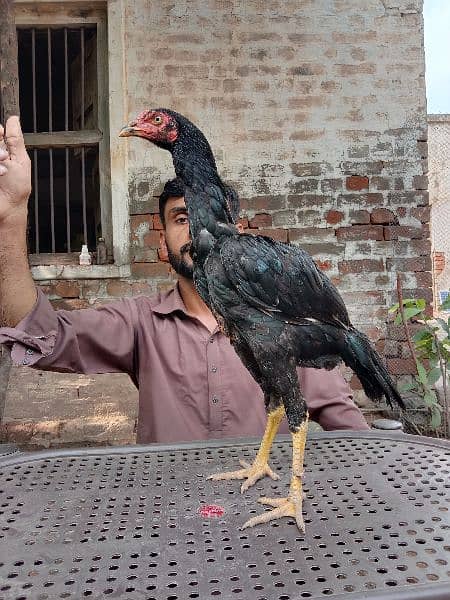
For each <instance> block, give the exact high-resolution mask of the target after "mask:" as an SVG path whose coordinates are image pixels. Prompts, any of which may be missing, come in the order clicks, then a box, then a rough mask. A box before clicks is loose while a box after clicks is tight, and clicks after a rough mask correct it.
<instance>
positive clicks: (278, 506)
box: [241, 489, 305, 533]
mask: <svg viewBox="0 0 450 600" xmlns="http://www.w3.org/2000/svg"><path fill="white" fill-rule="evenodd" d="M258 502H260V503H261V504H267V505H268V506H273V507H274V508H273V510H269V511H268V512H265V513H263V514H262V515H258V516H257V517H252V518H251V519H249V520H248V521H247V522H246V523H244V525H243V526H242V527H241V529H246V528H247V527H254V526H255V525H261V524H262V523H267V522H268V521H274V520H275V519H281V518H282V517H293V518H294V519H295V521H296V523H297V527H298V528H299V529H300V531H302V532H303V533H304V532H305V523H304V521H303V514H302V505H303V492H302V490H301V489H300V490H295V491H294V490H291V492H290V494H289V496H288V497H287V498H266V497H264V496H263V497H262V498H260V499H259V500H258Z"/></svg>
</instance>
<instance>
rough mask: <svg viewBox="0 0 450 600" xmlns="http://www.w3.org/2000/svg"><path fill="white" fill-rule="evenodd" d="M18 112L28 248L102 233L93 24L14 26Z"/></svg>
mask: <svg viewBox="0 0 450 600" xmlns="http://www.w3.org/2000/svg"><path fill="white" fill-rule="evenodd" d="M18 61H19V90H20V110H21V120H22V126H23V129H24V132H25V133H26V135H25V141H26V144H27V148H28V150H29V151H30V153H31V159H32V168H33V197H32V199H31V200H30V219H29V236H28V237H29V247H30V251H31V252H35V253H42V252H52V253H55V252H71V251H72V249H74V250H80V248H81V245H82V244H83V243H87V244H88V245H90V246H91V247H94V246H95V240H96V238H97V237H98V236H101V235H102V234H101V222H100V208H99V189H100V183H99V168H98V151H99V142H100V140H101V135H100V133H99V131H98V122H97V121H98V98H97V34H96V27H79V28H75V29H74V28H67V27H64V28H56V29H53V28H52V29H51V28H41V29H36V28H31V29H18Z"/></svg>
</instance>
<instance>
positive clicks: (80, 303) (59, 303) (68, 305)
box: [52, 298, 90, 310]
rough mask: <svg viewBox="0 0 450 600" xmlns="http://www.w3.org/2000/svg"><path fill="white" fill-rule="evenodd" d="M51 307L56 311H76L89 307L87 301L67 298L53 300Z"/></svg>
mask: <svg viewBox="0 0 450 600" xmlns="http://www.w3.org/2000/svg"><path fill="white" fill-rule="evenodd" d="M52 306H53V308H56V309H57V310H59V309H63V310H76V309H79V308H89V306H90V305H89V303H88V302H87V300H80V299H79V298H69V299H63V300H53V301H52Z"/></svg>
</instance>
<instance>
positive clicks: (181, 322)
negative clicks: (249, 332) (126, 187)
mask: <svg viewBox="0 0 450 600" xmlns="http://www.w3.org/2000/svg"><path fill="white" fill-rule="evenodd" d="M5 342H6V343H10V345H11V343H12V358H13V361H14V363H15V364H22V365H28V366H35V367H38V368H39V369H44V370H49V371H60V372H66V373H86V374H93V373H114V372H125V373H128V374H129V375H130V377H131V379H132V380H133V382H134V384H135V385H136V386H137V387H138V389H139V417H138V431H137V441H138V443H149V442H177V441H188V440H199V439H214V438H225V437H230V436H259V435H261V434H262V433H263V431H264V427H265V423H266V413H265V409H264V401H263V394H262V391H261V389H260V387H259V386H258V385H257V384H256V382H255V381H254V380H253V378H252V377H251V375H250V374H249V373H248V371H247V370H246V369H245V367H244V366H243V365H242V363H241V361H240V359H239V357H238V356H237V354H236V353H235V351H234V349H233V348H232V346H231V344H230V342H229V341H228V338H226V337H225V336H224V335H223V334H222V333H221V332H220V331H219V330H216V331H215V332H214V333H212V334H211V333H210V332H209V331H208V329H207V328H206V327H205V326H204V325H203V324H202V323H200V321H198V320H197V319H194V318H192V317H190V316H189V315H188V314H187V313H186V308H185V306H184V303H183V300H182V298H181V296H180V293H179V291H178V286H176V287H175V288H174V289H172V290H170V291H169V292H166V293H164V294H160V295H158V296H156V297H153V298H149V297H146V296H139V297H135V298H125V299H123V300H120V301H118V302H112V303H110V304H106V305H104V306H101V307H99V308H96V309H93V308H92V309H90V308H89V309H82V310H73V311H67V310H58V311H55V310H54V309H53V307H52V306H51V304H50V302H49V301H48V299H47V298H46V296H45V295H44V294H43V293H42V292H41V291H39V292H38V298H37V301H36V304H35V306H34V307H33V309H32V310H31V312H30V313H29V314H28V315H27V316H26V317H25V318H24V319H23V320H22V321H21V322H20V323H19V324H18V325H17V327H15V328H6V327H4V328H0V343H5ZM298 373H299V378H300V382H301V385H302V390H303V393H304V396H305V399H306V402H307V404H308V408H309V412H310V416H311V418H312V419H313V420H315V421H317V422H319V423H320V425H321V426H322V427H323V428H324V429H326V430H330V429H356V430H358V429H359V430H361V429H368V425H367V423H366V421H365V419H364V417H363V415H362V413H361V412H360V410H359V409H358V408H357V407H356V406H355V404H354V403H353V401H352V395H351V390H350V388H349V386H348V384H347V383H346V381H345V380H344V378H343V377H342V375H341V374H340V373H339V371H338V370H337V369H335V370H333V371H324V370H318V369H301V368H299V369H298ZM280 432H284V433H287V432H288V429H287V424H286V423H283V424H282V427H281V428H280Z"/></svg>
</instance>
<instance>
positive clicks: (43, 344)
mask: <svg viewBox="0 0 450 600" xmlns="http://www.w3.org/2000/svg"><path fill="white" fill-rule="evenodd" d="M136 325H137V309H136V305H135V303H134V302H133V301H132V300H128V299H125V300H122V301H120V302H113V303H110V304H105V305H104V306H101V307H100V308H95V309H94V308H85V309H81V310H72V311H71V310H57V311H56V310H54V308H53V307H52V305H51V304H50V302H49V300H48V298H47V297H46V296H45V294H44V293H43V292H42V291H41V290H38V296H37V300H36V303H35V305H34V307H33V308H32V310H31V311H30V312H29V313H28V315H26V316H25V317H24V318H23V319H22V321H20V323H18V324H17V326H16V327H14V328H9V327H2V328H0V344H5V343H6V344H8V345H10V346H11V358H12V360H13V362H14V364H16V365H28V366H36V367H38V368H39V369H43V370H49V371H60V372H65V373H84V374H93V373H115V372H125V373H129V374H130V375H131V376H132V377H133V378H134V374H135V358H134V355H135V348H136V345H135V337H136V330H137V326H136Z"/></svg>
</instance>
